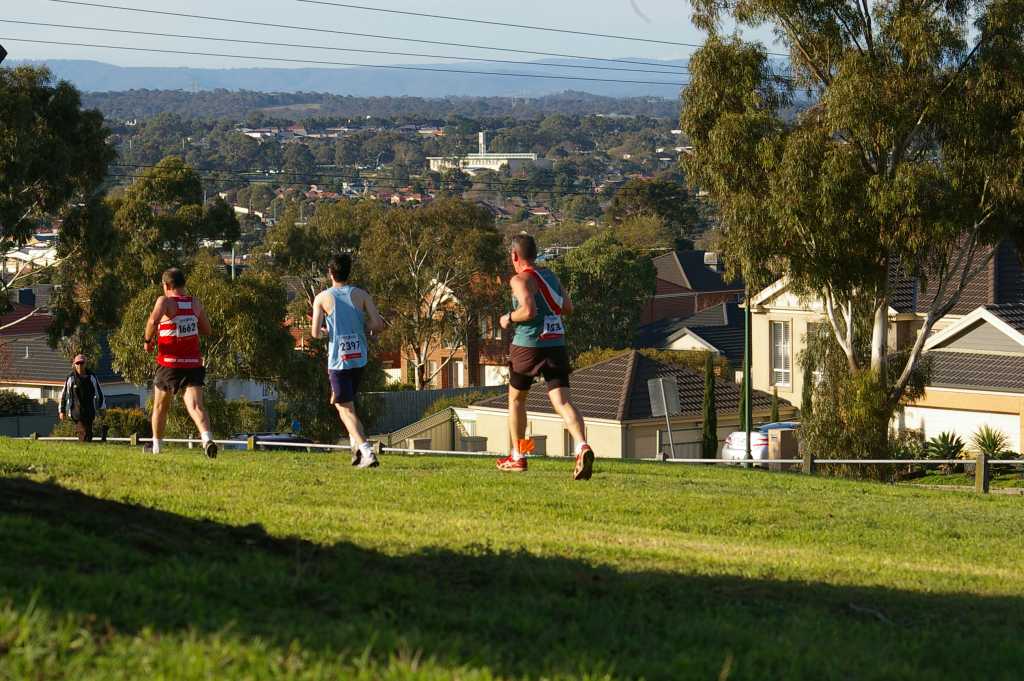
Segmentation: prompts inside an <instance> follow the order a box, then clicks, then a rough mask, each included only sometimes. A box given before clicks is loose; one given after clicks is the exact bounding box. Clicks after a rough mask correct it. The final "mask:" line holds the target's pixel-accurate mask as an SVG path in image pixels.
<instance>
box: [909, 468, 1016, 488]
mask: <svg viewBox="0 0 1024 681" xmlns="http://www.w3.org/2000/svg"><path fill="white" fill-rule="evenodd" d="M1003 468H1010V467H1009V466H1003ZM1022 471H1024V468H1020V467H1016V466H1015V467H1013V468H1012V469H1010V470H1007V471H999V470H995V471H993V472H992V478H991V480H990V481H989V489H1022V488H1024V477H1022V475H1021V472H1022ZM908 482H910V483H911V484H918V485H940V486H942V487H970V488H971V489H974V474H973V473H972V474H970V475H965V474H964V473H950V474H945V473H942V472H940V471H935V470H932V471H929V472H928V474H927V475H925V476H924V477H921V478H915V479H913V480H910V481H908Z"/></svg>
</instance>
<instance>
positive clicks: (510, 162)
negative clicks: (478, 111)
mask: <svg viewBox="0 0 1024 681" xmlns="http://www.w3.org/2000/svg"><path fill="white" fill-rule="evenodd" d="M427 161H428V162H429V163H430V169H431V170H432V171H435V172H438V173H443V172H444V171H446V170H454V169H456V168H458V169H459V170H462V171H463V172H464V173H466V174H467V175H474V174H476V173H477V172H479V171H481V170H493V171H495V172H498V171H499V170H501V169H502V168H506V167H507V168H508V169H509V170H510V171H512V172H515V171H517V170H519V169H521V168H525V167H527V166H540V167H542V168H550V167H551V161H549V160H548V159H546V158H537V154H494V153H489V152H488V151H487V133H486V132H481V133H480V152H479V153H476V154H466V155H465V156H462V157H459V156H428V157H427Z"/></svg>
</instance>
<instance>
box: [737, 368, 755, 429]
mask: <svg viewBox="0 0 1024 681" xmlns="http://www.w3.org/2000/svg"><path fill="white" fill-rule="evenodd" d="M747 411H748V409H747V372H743V380H742V381H741V382H740V405H739V412H740V414H739V416H740V425H739V429H740V430H741V431H744V432H746V431H747V430H748V429H750V428H752V427H753V426H754V424H752V423H749V422H748V421H747Z"/></svg>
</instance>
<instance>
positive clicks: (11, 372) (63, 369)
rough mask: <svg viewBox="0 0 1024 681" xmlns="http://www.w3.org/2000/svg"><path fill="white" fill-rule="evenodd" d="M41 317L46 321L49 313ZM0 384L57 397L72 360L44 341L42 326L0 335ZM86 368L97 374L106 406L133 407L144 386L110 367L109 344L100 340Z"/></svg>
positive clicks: (24, 392) (40, 398)
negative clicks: (94, 354)
mask: <svg viewBox="0 0 1024 681" xmlns="http://www.w3.org/2000/svg"><path fill="white" fill-rule="evenodd" d="M37 319H43V320H44V321H45V323H46V324H47V325H49V321H50V319H49V316H44V315H40V316H38V317H34V318H33V322H35V324H37V325H38V324H39V322H38V321H36V320H37ZM0 366H2V367H3V368H2V369H0V388H3V389H6V390H13V391H14V392H17V393H21V394H22V395H25V396H26V397H28V398H30V399H33V400H37V401H39V402H46V401H50V400H52V401H57V399H58V398H59V397H60V393H61V389H62V388H63V387H64V381H65V380H66V379H67V377H68V375H69V374H70V373H71V363H70V362H69V361H68V359H67V357H65V356H64V355H63V354H61V352H60V350H55V349H54V348H51V347H50V346H49V344H48V343H47V336H46V331H45V327H43V329H42V330H41V331H40V330H39V329H33V331H32V332H30V333H19V334H4V335H0ZM89 368H90V369H92V371H93V373H94V374H96V378H97V379H98V380H99V382H100V385H101V386H102V388H103V394H104V396H105V397H106V399H107V406H109V407H136V406H139V404H140V399H142V397H141V396H143V395H144V394H145V392H146V389H145V388H143V387H141V386H136V385H132V384H130V383H126V382H125V381H124V379H123V378H121V376H119V375H118V374H117V372H115V371H114V369H113V367H111V355H110V348H109V346H107V344H106V342H102V343H101V353H100V357H98V358H96V357H92V358H90V362H89Z"/></svg>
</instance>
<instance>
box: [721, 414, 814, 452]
mask: <svg viewBox="0 0 1024 681" xmlns="http://www.w3.org/2000/svg"><path fill="white" fill-rule="evenodd" d="M799 427H800V424H799V423H798V422H797V421H779V422H778V423H766V424H764V425H763V426H758V427H756V428H754V429H753V430H752V431H750V458H751V459H753V460H754V461H767V460H768V433H769V431H772V430H797V429H798V428H799ZM722 458H723V459H726V460H728V461H743V460H745V459H746V458H747V433H746V432H745V431H742V430H740V431H736V432H735V433H730V434H729V437H727V438H725V444H724V445H723V446H722Z"/></svg>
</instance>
